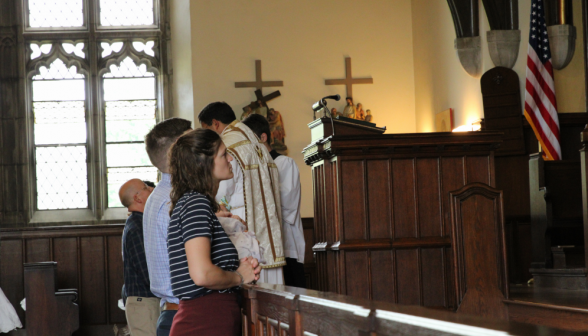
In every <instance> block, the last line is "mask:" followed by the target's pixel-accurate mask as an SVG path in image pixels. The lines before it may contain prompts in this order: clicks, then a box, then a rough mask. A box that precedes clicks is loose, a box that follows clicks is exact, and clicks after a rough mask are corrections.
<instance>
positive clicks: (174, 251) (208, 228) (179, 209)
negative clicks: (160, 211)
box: [167, 191, 239, 300]
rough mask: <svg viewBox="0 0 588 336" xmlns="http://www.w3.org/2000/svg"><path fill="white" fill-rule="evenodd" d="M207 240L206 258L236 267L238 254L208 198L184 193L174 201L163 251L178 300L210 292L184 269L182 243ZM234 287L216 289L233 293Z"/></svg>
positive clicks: (229, 269)
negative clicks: (200, 238)
mask: <svg viewBox="0 0 588 336" xmlns="http://www.w3.org/2000/svg"><path fill="white" fill-rule="evenodd" d="M197 237H206V238H209V239H210V260H211V261H212V263H213V264H214V265H216V266H218V267H220V268H222V269H223V270H225V271H234V270H236V269H237V268H238V267H239V255H238V254H237V249H235V246H234V245H233V243H232V242H231V241H230V240H229V237H228V236H227V234H226V233H225V230H223V227H222V226H221V225H220V223H219V221H218V219H217V218H216V215H215V214H214V212H212V208H211V206H210V201H209V200H208V199H207V198H206V197H205V196H204V195H202V194H200V193H197V192H195V191H190V192H187V193H185V194H184V195H183V196H182V197H181V198H180V199H179V200H178V203H177V204H176V206H175V208H174V210H173V212H172V215H171V219H170V222H169V228H168V230H167V251H168V254H169V269H170V275H171V286H172V292H173V294H174V296H175V297H177V298H179V299H180V300H190V299H194V298H197V297H200V296H204V295H206V294H210V293H212V292H214V291H213V290H210V289H208V288H204V287H200V286H197V285H196V284H195V283H194V281H193V280H192V278H190V273H189V271H188V259H186V250H185V249H184V244H185V243H186V242H187V241H189V240H190V239H194V238H197ZM234 290H235V288H229V289H225V290H219V291H217V292H220V293H227V292H229V293H230V292H233V291H234Z"/></svg>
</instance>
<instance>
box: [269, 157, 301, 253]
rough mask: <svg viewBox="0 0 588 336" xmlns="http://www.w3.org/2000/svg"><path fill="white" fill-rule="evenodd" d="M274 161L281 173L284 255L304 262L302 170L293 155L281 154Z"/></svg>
mask: <svg viewBox="0 0 588 336" xmlns="http://www.w3.org/2000/svg"><path fill="white" fill-rule="evenodd" d="M274 162H275V163H276V166H278V172H279V174H280V196H281V199H282V235H283V239H284V255H285V256H286V258H293V259H297V260H298V262H299V263H302V264H303V263H304V250H305V247H306V243H305V241H304V229H303V227H302V219H301V216H300V172H299V171H298V166H296V163H295V162H294V160H293V159H292V158H291V157H288V156H285V155H280V156H278V157H277V158H275V159H274Z"/></svg>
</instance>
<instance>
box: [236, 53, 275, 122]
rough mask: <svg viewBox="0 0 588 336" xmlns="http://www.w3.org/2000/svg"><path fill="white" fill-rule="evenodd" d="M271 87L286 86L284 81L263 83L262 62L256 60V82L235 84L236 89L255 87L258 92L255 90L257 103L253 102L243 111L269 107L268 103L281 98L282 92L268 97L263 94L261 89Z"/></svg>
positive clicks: (273, 93)
mask: <svg viewBox="0 0 588 336" xmlns="http://www.w3.org/2000/svg"><path fill="white" fill-rule="evenodd" d="M270 86H284V82H283V81H265V82H264V81H263V80H262V79H261V60H255V82H235V87H236V88H250V87H254V88H256V89H257V90H255V97H256V98H257V99H256V101H254V102H252V103H251V104H249V105H247V106H245V107H243V110H244V111H245V110H246V109H247V108H248V107H249V108H251V109H252V110H253V109H255V108H257V107H261V106H264V107H267V102H268V101H270V100H272V99H274V98H276V97H279V96H280V95H281V94H280V91H279V90H278V91H274V92H272V93H270V94H268V95H267V96H264V95H263V93H262V92H261V89H262V88H264V87H270ZM258 102H261V104H259V103H258Z"/></svg>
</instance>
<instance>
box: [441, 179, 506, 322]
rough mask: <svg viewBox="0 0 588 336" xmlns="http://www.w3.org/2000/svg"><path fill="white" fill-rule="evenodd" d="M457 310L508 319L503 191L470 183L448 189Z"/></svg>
mask: <svg viewBox="0 0 588 336" xmlns="http://www.w3.org/2000/svg"><path fill="white" fill-rule="evenodd" d="M450 200H451V223H452V225H453V229H452V231H453V244H452V245H453V252H454V254H453V255H454V258H455V262H454V265H455V277H456V279H457V281H456V292H457V300H458V308H457V312H458V313H465V314H472V315H481V316H485V317H493V318H497V319H504V320H506V319H507V312H506V307H505V306H504V304H503V302H502V301H503V300H504V299H505V298H508V269H507V262H506V243H505V236H504V216H503V210H502V192H501V191H500V190H496V189H494V188H491V187H489V186H488V185H486V184H483V183H472V184H468V185H467V186H465V187H463V188H461V189H459V190H457V191H454V192H451V193H450Z"/></svg>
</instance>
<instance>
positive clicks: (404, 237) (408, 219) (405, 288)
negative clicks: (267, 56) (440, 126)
mask: <svg viewBox="0 0 588 336" xmlns="http://www.w3.org/2000/svg"><path fill="white" fill-rule="evenodd" d="M333 123H334V126H335V135H334V136H333V135H332V132H331V129H332V126H331V120H330V119H326V118H323V119H317V120H315V121H314V122H312V123H311V124H310V125H309V126H310V127H311V128H312V132H313V138H314V139H315V140H314V141H313V143H312V144H311V145H309V146H308V147H307V148H306V149H305V150H304V155H305V160H306V162H307V164H309V165H310V166H312V171H313V177H312V178H313V188H314V189H313V190H314V209H315V217H314V221H315V223H314V225H315V230H314V233H315V241H314V243H315V244H314V246H313V251H314V253H315V256H316V263H317V272H318V289H319V290H322V291H329V292H334V293H339V294H347V295H351V296H354V297H358V298H363V299H371V300H385V301H389V302H394V303H401V304H411V305H424V306H429V307H438V308H444V309H449V310H456V309H457V297H456V292H455V288H456V287H455V275H454V266H455V262H454V257H453V250H452V249H453V246H454V245H453V244H454V243H453V240H452V223H451V207H450V204H449V202H450V198H449V193H450V192H451V191H454V190H457V189H459V188H461V187H463V186H464V185H469V184H472V183H476V182H480V183H484V184H487V185H491V186H494V183H495V182H494V180H495V178H494V157H493V150H494V149H496V148H497V147H498V146H499V144H500V140H499V139H500V136H501V134H500V133H497V132H469V133H461V134H457V133H422V134H383V135H382V134H379V133H381V129H377V128H371V129H370V128H366V127H363V126H357V125H354V124H349V123H341V122H340V121H338V120H335V121H334V122H333ZM342 130H344V131H345V132H343V131H342ZM354 130H357V132H358V133H361V134H360V135H353V132H354ZM321 131H322V132H324V133H322V134H321V133H320V132H321ZM341 133H344V134H345V135H340V134H341ZM369 133H371V134H369ZM321 135H322V137H321ZM496 233H497V234H498V233H500V232H498V231H497V232H496ZM307 243H308V242H307ZM497 246H498V245H497ZM500 248H502V247H500ZM480 262H483V261H480Z"/></svg>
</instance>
